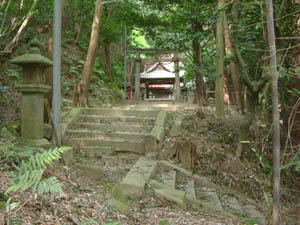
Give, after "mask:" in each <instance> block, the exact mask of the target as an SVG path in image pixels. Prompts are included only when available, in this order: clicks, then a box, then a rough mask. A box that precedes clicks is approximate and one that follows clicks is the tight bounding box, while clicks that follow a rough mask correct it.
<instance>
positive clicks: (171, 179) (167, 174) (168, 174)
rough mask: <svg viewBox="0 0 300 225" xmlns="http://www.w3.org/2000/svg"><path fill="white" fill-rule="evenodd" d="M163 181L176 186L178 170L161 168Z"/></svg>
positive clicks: (169, 185) (172, 186)
mask: <svg viewBox="0 0 300 225" xmlns="http://www.w3.org/2000/svg"><path fill="white" fill-rule="evenodd" d="M160 172H161V180H162V183H163V184H165V185H166V186H167V187H170V188H175V183H176V171H175V170H161V171H160Z"/></svg>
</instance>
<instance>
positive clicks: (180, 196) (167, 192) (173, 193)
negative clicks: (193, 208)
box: [154, 188, 187, 210]
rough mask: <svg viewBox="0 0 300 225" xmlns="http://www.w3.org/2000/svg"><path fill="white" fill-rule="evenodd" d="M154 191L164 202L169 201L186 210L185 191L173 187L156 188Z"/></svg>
mask: <svg viewBox="0 0 300 225" xmlns="http://www.w3.org/2000/svg"><path fill="white" fill-rule="evenodd" d="M154 193H155V196H156V197H157V198H158V199H159V200H160V201H162V202H166V201H168V202H171V203H173V204H174V205H175V206H178V207H180V208H182V209H184V210H186V209H187V199H186V193H185V192H184V191H180V190H176V189H172V188H162V189H154Z"/></svg>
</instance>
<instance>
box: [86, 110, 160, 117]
mask: <svg viewBox="0 0 300 225" xmlns="http://www.w3.org/2000/svg"><path fill="white" fill-rule="evenodd" d="M158 112H159V111H157V110H147V111H145V110H124V109H116V108H114V109H104V108H84V109H82V113H83V114H89V115H101V116H116V117H124V116H135V117H152V118H154V117H156V116H157V114H158Z"/></svg>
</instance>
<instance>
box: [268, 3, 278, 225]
mask: <svg viewBox="0 0 300 225" xmlns="http://www.w3.org/2000/svg"><path fill="white" fill-rule="evenodd" d="M266 4H267V21H268V39H269V47H270V57H271V58H270V66H271V72H272V103H273V104H272V111H273V166H274V176H273V179H274V183H273V225H279V224H280V126H279V120H280V114H279V110H278V73H277V59H276V44H275V31H274V18H273V1H272V0H266Z"/></svg>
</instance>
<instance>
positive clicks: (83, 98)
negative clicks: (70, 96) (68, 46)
mask: <svg viewBox="0 0 300 225" xmlns="http://www.w3.org/2000/svg"><path fill="white" fill-rule="evenodd" d="M101 12H102V0H97V2H96V6H95V14H94V20H93V24H92V32H91V38H90V43H89V48H88V53H87V56H86V60H85V63H84V66H83V71H82V75H81V81H80V83H79V89H77V90H79V93H78V94H79V102H78V103H79V106H80V107H87V106H88V90H89V85H90V80H91V75H92V71H93V66H94V63H95V58H96V52H97V48H98V40H99V31H100V22H101ZM74 96H77V93H74Z"/></svg>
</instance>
